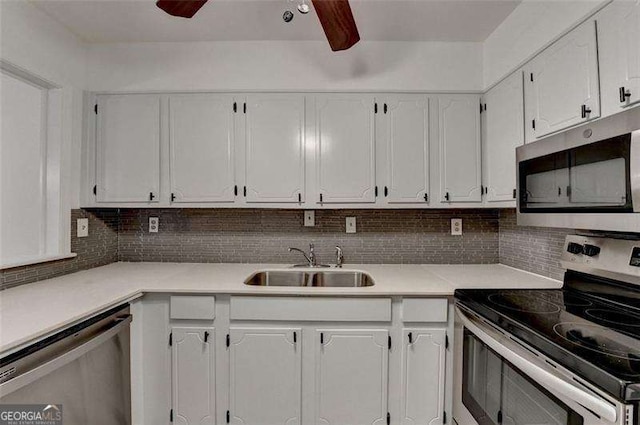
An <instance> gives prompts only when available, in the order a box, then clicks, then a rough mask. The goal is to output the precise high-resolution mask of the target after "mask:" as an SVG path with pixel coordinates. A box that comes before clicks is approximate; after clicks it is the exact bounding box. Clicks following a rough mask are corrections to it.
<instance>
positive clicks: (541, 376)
mask: <svg viewBox="0 0 640 425" xmlns="http://www.w3.org/2000/svg"><path fill="white" fill-rule="evenodd" d="M456 313H457V314H458V317H459V318H460V320H461V321H462V324H463V326H464V327H465V328H467V329H468V330H469V331H471V333H473V334H474V335H475V336H476V337H478V338H479V339H480V340H481V341H482V342H484V343H485V344H486V345H488V346H489V347H490V348H491V349H493V350H494V351H495V352H496V353H498V354H499V355H501V356H502V357H503V358H504V359H505V360H507V361H508V362H510V363H511V364H513V365H514V366H515V367H517V368H518V369H520V370H521V371H522V372H523V373H524V374H525V375H528V376H529V377H531V378H532V379H533V380H534V381H536V382H538V383H540V384H541V385H542V386H543V387H545V388H547V389H549V390H551V391H552V392H555V393H556V394H562V395H563V396H565V397H567V398H569V399H571V400H573V401H574V402H576V403H578V404H580V405H582V406H583V407H587V408H588V409H589V410H591V411H593V412H594V413H595V414H597V415H598V416H600V417H601V418H604V419H606V420H607V421H609V422H613V423H615V422H616V420H617V417H618V414H617V410H616V408H615V406H614V405H612V404H611V403H609V402H607V401H606V400H603V399H602V398H600V397H598V396H596V395H594V394H592V393H590V392H588V391H586V390H585V389H584V388H581V387H579V386H577V385H576V384H574V383H573V382H571V381H569V380H568V379H566V378H564V377H562V376H560V375H559V373H558V372H555V371H552V370H550V369H548V368H546V367H544V366H543V365H542V363H541V361H540V360H539V359H537V358H535V357H534V355H533V354H531V353H528V352H526V351H525V349H524V348H520V347H519V346H518V345H517V344H516V343H515V342H513V341H512V340H511V339H510V338H507V337H506V336H505V335H503V334H501V333H499V332H498V331H496V330H495V329H493V328H492V327H491V326H489V325H487V324H485V323H483V322H482V321H480V320H478V319H475V318H473V317H470V316H469V315H467V314H466V313H465V312H464V311H463V310H462V309H460V307H457V306H456Z"/></svg>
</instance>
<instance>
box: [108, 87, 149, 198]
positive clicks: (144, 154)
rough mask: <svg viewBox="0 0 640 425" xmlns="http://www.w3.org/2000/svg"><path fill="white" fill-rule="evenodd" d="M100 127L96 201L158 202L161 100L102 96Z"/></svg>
mask: <svg viewBox="0 0 640 425" xmlns="http://www.w3.org/2000/svg"><path fill="white" fill-rule="evenodd" d="M97 127H98V128H97V164H96V165H97V170H96V171H97V175H96V180H97V182H96V184H97V193H96V196H97V201H98V202H157V200H158V196H159V193H158V190H159V186H160V96H158V95H109V96H99V97H98V124H97ZM150 194H153V197H152V196H150ZM151 198H153V199H151Z"/></svg>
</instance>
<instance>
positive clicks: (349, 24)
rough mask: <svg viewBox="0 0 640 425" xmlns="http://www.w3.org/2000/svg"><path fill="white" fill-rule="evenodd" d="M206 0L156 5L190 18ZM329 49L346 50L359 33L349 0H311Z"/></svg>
mask: <svg viewBox="0 0 640 425" xmlns="http://www.w3.org/2000/svg"><path fill="white" fill-rule="evenodd" d="M206 2H207V0H157V1H156V6H158V7H159V8H160V9H162V10H164V11H165V12H167V13H168V14H169V15H173V16H179V17H182V18H192V17H193V15H195V14H196V12H198V10H200V8H201V7H202V6H204V4H205V3H206ZM312 2H313V7H314V8H315V10H316V14H317V15H318V19H319V20H320V24H321V25H322V29H323V30H324V34H325V35H326V37H327V40H328V41H329V45H330V46H331V50H333V51H334V52H336V51H338V50H347V49H348V48H350V47H351V46H353V45H354V44H356V43H357V42H358V41H360V34H359V33H358V27H357V26H356V22H355V20H354V19H353V13H351V6H349V0H312Z"/></svg>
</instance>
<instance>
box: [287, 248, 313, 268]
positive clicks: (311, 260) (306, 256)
mask: <svg viewBox="0 0 640 425" xmlns="http://www.w3.org/2000/svg"><path fill="white" fill-rule="evenodd" d="M293 251H297V252H299V253H300V254H302V255H304V259H305V260H307V263H309V267H317V266H318V260H317V258H316V252H315V250H314V247H313V244H312V243H310V244H309V255H307V254H306V253H305V252H304V251H303V250H301V249H300V248H289V252H293Z"/></svg>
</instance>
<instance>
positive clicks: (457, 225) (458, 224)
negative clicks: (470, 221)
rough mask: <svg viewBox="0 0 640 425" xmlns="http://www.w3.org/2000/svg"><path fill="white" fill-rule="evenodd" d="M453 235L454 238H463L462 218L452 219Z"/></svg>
mask: <svg viewBox="0 0 640 425" xmlns="http://www.w3.org/2000/svg"><path fill="white" fill-rule="evenodd" d="M451 234H452V235H453V236H462V219H461V218H452V219H451Z"/></svg>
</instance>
